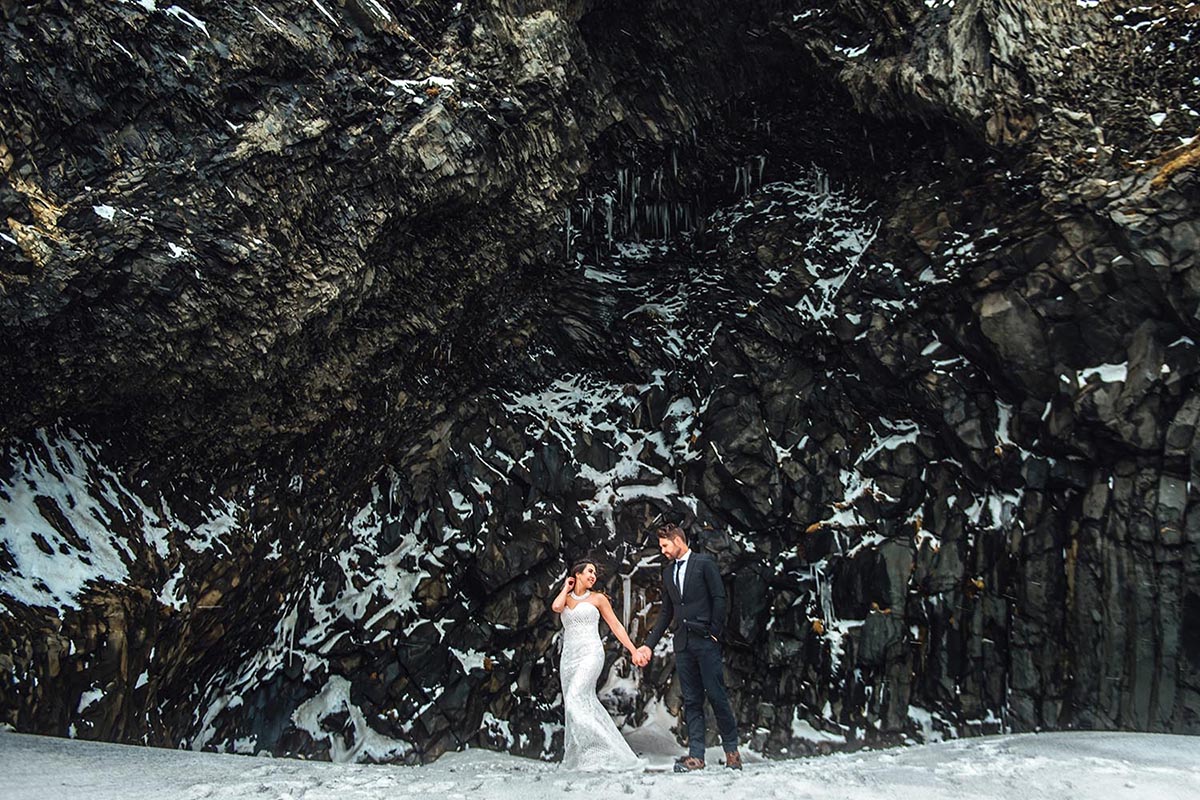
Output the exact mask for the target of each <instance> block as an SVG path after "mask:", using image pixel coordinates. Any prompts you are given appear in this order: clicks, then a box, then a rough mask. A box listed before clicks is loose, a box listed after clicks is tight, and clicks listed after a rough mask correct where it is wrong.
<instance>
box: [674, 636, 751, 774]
mask: <svg viewBox="0 0 1200 800" xmlns="http://www.w3.org/2000/svg"><path fill="white" fill-rule="evenodd" d="M675 670H676V671H677V672H678V673H679V688H680V689H681V690H682V691H683V713H684V719H685V720H687V732H688V755H691V756H695V757H696V758H699V759H703V758H704V734H705V721H704V700H705V698H707V699H708V702H709V704H710V705H712V709H713V715H714V716H716V718H717V729H718V730H719V731H720V732H721V746H722V747H724V749H725V752H726V753H729V752H732V751H734V750H737V749H738V733H737V720H736V719H735V718H734V716H733V709H732V708H731V707H730V706H729V692H727V691H726V690H725V665H724V664H723V663H722V661H721V645H719V644H717V643H716V642H714V641H713V640H712V639H704V638H701V637H699V636H689V637H688V642H687V644H686V645H685V646H684V648H683V649H682V650H676V651H675Z"/></svg>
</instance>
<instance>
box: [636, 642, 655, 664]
mask: <svg viewBox="0 0 1200 800" xmlns="http://www.w3.org/2000/svg"><path fill="white" fill-rule="evenodd" d="M652 655H653V654H652V653H651V652H650V648H649V647H646V645H642V646H641V647H639V648H638V649H637V650H634V651H633V664H634V666H635V667H645V666H646V665H647V664H649V663H650V657H651V656H652Z"/></svg>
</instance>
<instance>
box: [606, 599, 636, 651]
mask: <svg viewBox="0 0 1200 800" xmlns="http://www.w3.org/2000/svg"><path fill="white" fill-rule="evenodd" d="M596 608H598V609H600V616H602V617H604V621H605V622H607V623H608V627H609V630H611V631H612V632H613V635H614V636H616V637H617V641H618V642H620V643H621V644H622V645H624V646H625V649H626V650H628V651H629V652H630V654H633V653H636V652H637V648H636V647H634V646H633V641H632V640H630V638H629V634H628V633H626V632H625V626H624V625H622V624H621V620H619V619H617V615H616V614H614V613H613V610H612V603H610V602H608V598H607V597H605V596H604V595H602V594H601V595H597V596H596Z"/></svg>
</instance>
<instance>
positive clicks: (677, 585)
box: [674, 561, 683, 599]
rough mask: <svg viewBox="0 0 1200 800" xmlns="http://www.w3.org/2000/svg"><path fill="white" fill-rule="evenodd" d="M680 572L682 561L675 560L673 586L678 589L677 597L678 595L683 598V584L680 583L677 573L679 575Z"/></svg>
mask: <svg viewBox="0 0 1200 800" xmlns="http://www.w3.org/2000/svg"><path fill="white" fill-rule="evenodd" d="M682 572H683V562H682V561H676V562H675V577H674V580H675V588H676V589H678V590H679V597H680V598H681V599H682V598H683V584H682V583H681V582H680V580H679V575H680V573H682Z"/></svg>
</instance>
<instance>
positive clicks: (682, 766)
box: [675, 756, 704, 772]
mask: <svg viewBox="0 0 1200 800" xmlns="http://www.w3.org/2000/svg"><path fill="white" fill-rule="evenodd" d="M698 769H704V759H702V758H696V757H695V756H684V757H683V758H681V759H679V760H678V761H676V762H675V771H676V772H695V771H696V770H698Z"/></svg>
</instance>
